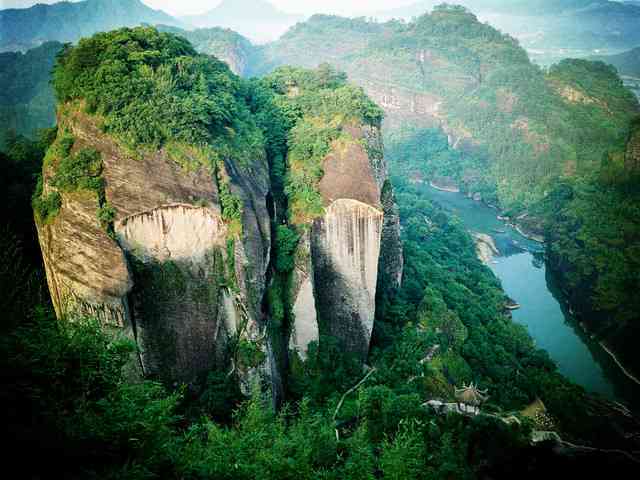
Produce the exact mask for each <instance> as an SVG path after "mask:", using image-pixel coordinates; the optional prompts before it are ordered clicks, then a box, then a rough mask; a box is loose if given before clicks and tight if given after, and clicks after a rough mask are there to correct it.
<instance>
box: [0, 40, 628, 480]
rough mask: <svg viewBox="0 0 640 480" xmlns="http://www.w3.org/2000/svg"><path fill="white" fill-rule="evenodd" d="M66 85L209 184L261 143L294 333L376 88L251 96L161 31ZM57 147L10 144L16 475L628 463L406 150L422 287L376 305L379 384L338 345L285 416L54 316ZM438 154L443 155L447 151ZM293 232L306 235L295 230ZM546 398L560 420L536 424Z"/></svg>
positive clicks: (69, 72) (412, 256) (311, 474)
mask: <svg viewBox="0 0 640 480" xmlns="http://www.w3.org/2000/svg"><path fill="white" fill-rule="evenodd" d="M54 87H55V91H56V96H57V98H58V100H59V101H60V102H61V103H63V102H70V104H71V105H74V106H77V108H82V109H84V110H85V111H86V112H88V113H90V114H91V115H94V117H95V118H99V119H100V120H101V125H102V129H103V131H104V132H106V133H108V134H110V135H112V136H113V137H114V138H116V139H117V140H118V141H119V142H122V144H123V145H127V146H128V147H130V148H132V149H135V148H146V149H157V148H160V147H165V148H167V147H171V146H172V145H176V144H178V145H179V144H182V143H188V144H191V145H198V146H199V148H201V149H202V150H203V151H205V152H207V155H205V156H204V157H203V158H204V159H206V161H208V162H210V163H209V164H208V166H209V167H210V168H214V167H215V159H216V156H215V155H216V152H222V154H224V155H225V156H228V157H229V158H231V159H233V161H235V162H236V163H238V164H242V162H250V161H251V158H247V157H244V156H242V155H240V153H239V152H243V151H246V149H247V148H249V149H254V150H255V151H262V150H264V151H265V152H266V155H267V157H268V159H269V163H270V167H271V172H270V173H271V176H272V181H273V189H274V197H276V202H278V203H279V205H280V206H281V207H282V208H283V210H284V212H286V213H287V214H286V215H285V214H283V213H281V214H280V215H282V217H281V218H278V219H276V220H277V222H278V224H279V227H278V229H277V235H276V246H275V252H274V255H275V256H276V270H277V276H276V277H275V280H274V282H273V284H272V286H271V288H270V290H269V291H268V293H267V297H268V299H267V309H268V310H269V313H270V316H271V317H272V318H273V319H274V321H273V322H272V325H271V328H286V323H287V322H290V321H291V319H290V315H291V311H290V305H288V302H289V299H288V298H287V288H288V287H287V281H288V276H289V274H290V271H291V268H292V265H291V253H292V251H293V249H294V247H295V243H296V241H297V230H296V229H297V228H302V227H297V226H295V225H296V224H298V223H299V222H298V219H301V218H302V219H305V218H307V217H308V216H310V217H311V218H313V215H315V214H316V206H317V205H316V202H315V199H316V196H315V195H314V192H315V190H314V186H315V182H317V180H318V175H321V172H319V171H318V169H319V168H320V167H319V166H318V161H319V159H321V157H322V156H323V154H324V153H325V152H326V148H327V142H329V141H331V140H333V139H335V138H338V137H339V136H340V135H344V132H343V131H342V129H341V127H342V125H343V124H345V122H346V123H348V122H349V121H350V120H353V119H357V120H359V121H362V122H364V123H369V124H371V125H379V124H380V122H381V119H382V113H381V111H380V109H379V108H378V107H376V106H375V105H374V104H373V103H372V102H371V101H370V100H369V99H368V98H367V97H366V95H364V93H363V91H362V90H361V89H360V88H357V87H354V86H351V85H349V84H347V83H346V79H345V75H344V74H342V73H340V72H337V71H336V70H334V69H332V68H330V67H328V66H322V67H320V68H319V69H317V70H315V71H307V70H302V69H291V68H284V69H280V70H277V71H276V72H274V73H273V74H272V75H270V76H268V77H266V78H264V79H261V80H252V81H246V80H242V79H240V78H238V77H236V76H235V75H233V74H232V73H231V72H230V71H229V70H228V68H227V67H226V66H224V65H223V64H222V63H221V62H219V61H217V60H215V59H213V58H210V57H205V56H202V55H199V54H197V53H196V52H195V50H194V49H193V47H192V46H191V45H190V44H189V43H188V42H186V41H185V40H183V39H180V38H177V37H175V36H173V35H170V34H167V33H159V32H157V31H156V30H154V29H151V28H136V29H123V30H118V31H115V32H110V33H106V34H98V35H96V36H94V37H91V38H89V39H86V40H83V41H81V42H80V43H79V45H78V46H76V47H66V48H65V50H64V52H63V54H62V55H61V56H60V57H59V59H58V63H57V65H56V68H55V74H54ZM292 91H294V92H297V93H296V94H295V95H291V92H292ZM161 106H162V107H161ZM141 118H144V121H141ZM55 133H56V132H55V131H50V130H49V131H44V132H42V134H41V135H40V137H39V138H40V139H39V140H37V141H34V140H27V139H25V138H22V137H12V138H10V139H9V141H8V143H7V147H6V149H5V152H4V153H3V154H2V168H3V171H2V175H0V178H1V179H2V182H4V185H3V188H2V189H1V190H0V191H1V192H2V195H3V198H2V202H0V203H1V205H2V207H3V214H4V218H5V220H6V225H5V227H3V229H2V231H1V237H0V243H1V245H2V247H3V248H2V249H0V276H1V278H0V282H1V285H2V291H3V299H2V300H3V305H2V307H3V313H4V315H5V319H6V320H5V321H4V322H3V324H2V328H3V335H2V340H1V342H0V349H1V350H2V356H1V358H2V363H1V367H0V368H1V369H2V376H3V378H4V379H5V387H4V388H3V390H2V394H1V396H0V398H1V401H2V407H3V408H2V412H3V414H4V415H5V418H4V419H3V422H4V424H5V428H6V429H7V431H9V432H11V439H12V442H11V444H10V445H9V447H8V449H7V450H6V453H7V458H8V459H9V461H10V462H14V461H15V462H16V463H19V462H20V458H21V455H20V454H21V453H23V452H25V451H26V452H28V453H29V457H30V459H31V460H30V461H28V462H26V463H20V464H19V468H20V471H21V472H23V473H25V474H26V475H27V476H31V477H35V478H39V477H42V476H55V477H58V476H61V477H62V476H64V477H65V478H181V479H186V478H194V479H196V478H198V479H201V478H216V479H217V478H229V479H242V478H247V479H249V478H273V479H285V478H292V479H293V478H295V479H300V478H325V479H331V478H335V479H338V478H340V479H343V478H349V479H360V478H362V479H373V478H390V479H391V478H393V479H440V478H441V479H449V478H456V479H461V478H486V477H487V476H489V477H491V478H513V475H514V474H518V475H519V476H521V477H523V478H533V477H534V476H536V475H539V474H540V472H551V471H553V472H554V473H558V472H568V471H570V470H572V469H574V468H575V467H576V465H574V464H573V463H571V461H570V460H567V461H566V462H568V463H566V462H565V463H563V462H561V461H560V460H559V459H558V458H557V457H556V456H554V454H553V453H552V452H551V450H550V449H548V448H547V447H545V446H544V445H543V446H540V447H533V446H531V444H530V441H529V439H530V434H531V432H532V430H554V431H556V432H558V433H559V434H560V435H561V436H562V437H563V438H565V439H568V440H571V441H573V442H578V443H583V444H586V445H591V446H597V447H601V448H627V446H628V445H627V443H626V440H624V439H623V437H622V436H621V435H620V434H619V429H620V428H624V427H621V426H620V425H619V424H618V422H617V417H615V416H614V417H610V416H609V413H610V412H611V409H610V406H609V405H608V404H607V403H606V402H605V401H603V400H600V399H597V398H594V397H590V396H588V395H587V394H585V392H584V390H583V389H582V388H580V387H578V386H576V385H574V384H572V383H570V382H569V381H567V380H566V379H564V378H563V377H561V376H560V375H559V374H558V372H557V370H556V367H555V365H554V364H553V362H552V361H551V360H550V359H549V358H548V356H547V355H546V354H545V353H544V352H543V351H540V350H538V349H536V348H535V346H534V345H533V343H532V341H531V339H530V337H529V336H528V335H527V333H526V331H525V330H524V329H523V328H522V327H519V326H517V325H516V324H514V323H513V322H512V321H511V319H510V318H509V315H508V314H507V312H506V311H505V308H504V307H505V302H506V300H507V299H506V298H505V296H504V294H503V292H502V291H501V289H500V285H499V284H498V282H497V281H496V279H495V277H494V276H493V275H492V274H491V272H490V270H488V269H487V267H485V266H484V265H482V264H481V263H480V261H479V260H478V259H477V258H476V256H475V249H474V244H473V241H472V239H471V238H470V236H469V234H468V233H467V232H466V231H465V230H464V228H463V226H462V225H461V224H460V222H459V220H457V219H456V218H451V217H450V216H448V215H447V214H446V213H445V212H444V211H443V210H442V209H440V208H439V207H438V206H436V205H433V204H431V203H430V202H428V201H425V200H423V199H421V198H420V196H419V194H418V193H417V191H416V190H415V189H414V187H412V185H411V184H410V183H409V182H408V179H407V176H406V175H405V172H404V171H403V170H402V168H404V167H403V165H402V162H400V161H399V159H400V157H401V156H402V155H403V151H402V148H405V146H406V143H401V144H400V145H395V144H390V145H388V152H387V153H388V156H389V160H390V162H391V164H392V165H393V166H394V167H393V169H392V177H393V182H394V183H395V185H396V188H397V199H398V204H399V206H400V210H401V217H402V222H403V230H402V232H403V233H402V235H403V241H404V246H405V274H404V280H405V281H404V283H403V286H402V289H401V291H400V292H399V294H398V295H397V296H396V297H395V298H393V299H385V301H384V302H381V305H380V311H379V314H378V317H379V318H378V320H377V323H376V327H375V332H374V346H373V348H372V351H371V353H370V358H369V362H368V363H369V367H370V368H369V370H368V371H367V372H366V374H365V372H364V371H362V369H361V368H360V367H359V366H358V365H357V362H355V360H354V359H352V358H349V356H348V355H345V354H344V353H343V351H342V350H341V349H340V348H339V346H338V345H336V344H335V343H333V342H332V341H331V339H330V338H323V339H321V341H320V343H319V344H318V345H315V346H314V347H313V348H312V349H311V350H310V352H309V355H308V358H307V360H306V361H305V362H301V363H299V364H295V365H292V370H291V372H290V381H289V384H288V391H287V394H288V396H287V398H286V402H285V404H284V405H283V406H282V408H280V409H279V410H278V411H275V410H274V409H273V406H272V404H271V402H270V401H269V399H268V398H267V396H266V395H265V394H264V393H263V392H261V391H260V390H259V389H256V390H255V391H254V392H253V395H252V396H251V398H244V397H243V396H242V395H241V393H240V392H239V391H238V389H237V385H236V384H235V382H234V381H233V378H229V377H228V376H227V375H226V373H224V372H217V371H212V372H211V373H210V374H209V376H208V377H207V378H206V379H205V380H204V381H203V382H202V384H200V385H189V386H177V387H175V386H173V385H162V384H160V383H156V382H152V381H149V380H137V381H132V379H131V378H129V376H128V375H127V368H126V366H127V363H128V362H129V361H130V358H131V354H132V352H134V350H135V348H136V347H135V345H134V344H132V342H131V341H129V340H125V339H122V338H120V337H118V335H117V334H115V332H112V331H110V330H108V329H104V328H102V327H101V326H100V325H99V324H98V322H97V321H96V320H95V319H91V318H81V319H73V321H70V320H71V319H63V320H61V321H57V320H56V319H55V317H54V314H53V311H52V307H51V304H50V300H49V299H48V297H47V293H46V288H45V286H44V282H43V280H44V279H43V273H42V265H41V259H40V256H39V251H38V246H37V240H36V235H35V231H34V225H33V221H32V213H31V209H30V201H31V193H32V192H33V191H36V192H37V189H36V176H37V174H38V172H39V171H40V169H41V163H42V161H43V159H44V157H45V151H46V150H47V148H53V149H59V148H60V146H59V145H53V146H52V147H50V145H51V143H52V142H53V139H54V138H55ZM58 133H60V132H58ZM59 138H64V136H60V135H59ZM425 141H428V142H431V141H432V140H429V139H426V140H425ZM58 143H59V142H58ZM433 143H435V144H436V147H435V148H436V149H439V150H440V151H441V152H442V154H443V155H447V154H448V153H446V150H447V149H446V147H445V145H444V144H443V143H442V140H441V139H440V140H436V141H433ZM63 147H64V145H63ZM56 151H58V150H56ZM87 155H89V154H87ZM451 155H458V153H456V152H453V153H451ZM80 156H81V155H80V154H78V155H71V156H69V155H67V156H64V155H63V157H64V158H63V160H62V161H61V163H60V165H59V167H60V168H62V167H63V165H62V163H63V162H66V163H65V165H67V167H68V168H66V167H65V168H62V171H61V172H60V171H59V172H58V174H59V181H60V182H61V183H60V185H61V186H62V188H64V187H65V186H67V187H69V188H72V187H73V188H75V186H78V185H85V184H84V183H78V182H82V181H84V179H85V176H84V174H85V173H87V172H88V170H86V169H83V168H81V167H83V166H88V167H91V165H94V164H95V160H96V158H95V157H93V156H90V155H89V156H88V157H87V156H86V155H85V157H86V158H84V157H83V158H79V157H80ZM65 159H66V160H65ZM179 159H180V157H179V156H178V157H176V160H177V161H178V160H179ZM85 160H86V161H85ZM211 162H212V163H211ZM76 167H78V168H80V170H76ZM89 173H90V172H89ZM66 174H68V175H66ZM76 174H77V175H76ZM91 185H93V184H91ZM36 198H37V197H36ZM222 202H223V210H224V209H225V205H224V199H223V200H222ZM232 206H233V202H232V204H231V207H232ZM231 207H229V208H231ZM231 210H232V211H235V210H234V209H233V208H231ZM287 216H288V218H289V220H290V221H291V224H293V226H292V227H288V226H287V225H286V224H285V225H281V224H280V221H281V220H283V219H286V218H287ZM361 381H362V383H361V384H360V386H359V388H357V389H354V390H351V389H352V387H354V386H355V385H357V384H358V383H359V382H361ZM471 381H473V382H475V383H477V384H478V385H479V386H480V388H482V389H487V391H488V395H489V399H488V401H487V402H486V403H485V405H483V407H482V408H483V412H484V414H482V415H478V416H476V417H469V416H462V415H457V414H449V415H439V414H437V413H435V412H434V411H433V410H430V409H429V408H427V407H426V406H424V405H423V403H424V402H426V401H428V400H431V399H434V398H437V399H440V400H443V401H454V400H455V398H456V397H455V388H456V387H459V386H461V384H463V383H468V382H471ZM350 392H351V393H350ZM537 399H540V400H541V401H542V402H544V404H545V405H546V408H547V411H546V413H543V411H542V410H540V411H538V414H537V415H533V414H531V413H527V410H525V409H526V407H528V406H529V405H531V404H532V403H533V402H534V401H535V400H537ZM537 404H538V405H539V403H537ZM590 458H591V460H589V459H585V458H583V457H581V463H580V467H581V468H584V469H585V470H588V469H589V468H593V469H594V470H592V473H593V472H597V471H598V472H603V471H604V469H605V467H607V465H610V462H611V460H610V459H609V460H602V458H601V457H599V456H598V455H596V454H595V453H594V455H593V456H592V457H590ZM34 459H37V461H34ZM572 471H574V472H575V470H572ZM514 472H515V473H514Z"/></svg>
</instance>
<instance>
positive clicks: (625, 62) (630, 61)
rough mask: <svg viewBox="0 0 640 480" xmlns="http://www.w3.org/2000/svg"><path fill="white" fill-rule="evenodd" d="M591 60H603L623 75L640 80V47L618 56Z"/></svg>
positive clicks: (601, 56) (605, 56)
mask: <svg viewBox="0 0 640 480" xmlns="http://www.w3.org/2000/svg"><path fill="white" fill-rule="evenodd" d="M591 60H601V61H603V62H605V63H608V64H610V65H613V66H614V67H616V68H617V69H618V72H619V73H620V74H621V75H627V76H629V77H636V78H640V47H638V48H634V49H633V50H629V51H627V52H623V53H620V54H618V55H600V56H594V57H591Z"/></svg>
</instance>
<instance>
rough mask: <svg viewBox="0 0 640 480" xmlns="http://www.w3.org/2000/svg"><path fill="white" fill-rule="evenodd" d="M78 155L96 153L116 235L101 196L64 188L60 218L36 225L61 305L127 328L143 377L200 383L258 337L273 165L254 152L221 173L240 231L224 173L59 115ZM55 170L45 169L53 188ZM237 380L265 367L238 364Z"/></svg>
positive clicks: (79, 117) (60, 309)
mask: <svg viewBox="0 0 640 480" xmlns="http://www.w3.org/2000/svg"><path fill="white" fill-rule="evenodd" d="M64 129H68V130H70V132H71V134H72V135H73V137H74V139H75V142H74V145H73V151H78V150H80V149H82V148H84V147H91V148H94V149H96V150H97V151H98V152H100V155H101V159H102V165H103V170H102V177H103V180H104V185H105V192H104V197H105V200H106V202H108V204H109V205H111V207H113V209H114V210H115V218H114V221H113V233H112V234H111V235H109V234H108V233H107V231H105V229H103V227H102V226H101V225H100V223H99V221H98V218H97V213H98V209H99V202H98V198H97V195H96V194H95V192H93V191H86V190H85V191H76V192H71V193H69V192H62V207H61V210H60V213H59V214H58V215H57V216H56V217H55V218H54V219H53V221H51V222H48V223H46V224H44V223H42V224H40V225H38V231H39V237H40V243H41V246H42V251H43V256H44V261H45V266H46V271H47V279H48V282H49V287H50V290H51V292H52V296H53V300H54V304H55V308H56V312H57V313H58V315H59V316H64V315H75V314H79V315H84V314H91V315H97V316H98V318H100V320H101V321H102V322H103V323H104V324H107V325H113V326H116V327H120V328H123V329H125V331H127V332H128V334H129V335H130V336H131V337H132V338H134V339H135V340H136V341H137V343H138V345H139V347H140V360H141V365H142V369H143V372H144V374H146V375H152V376H159V377H161V378H163V379H165V380H167V381H186V382H189V381H192V380H194V379H195V378H196V377H197V376H198V375H199V374H201V373H203V372H205V371H207V370H209V369H211V368H212V367H215V366H217V367H226V368H230V365H229V363H231V362H230V360H231V358H233V355H234V353H233V351H232V347H233V345H237V344H238V342H239V341H248V342H252V343H255V345H256V346H257V347H258V350H266V346H264V342H261V341H260V338H261V337H262V330H263V328H264V326H263V322H262V318H261V305H260V302H261V299H262V296H263V292H264V288H265V277H266V270H267V264H268V259H269V250H270V234H269V217H268V213H267V209H266V202H265V199H266V196H267V193H268V188H269V185H268V170H267V168H268V167H267V165H266V161H265V160H264V159H263V158H258V159H256V160H255V162H254V164H253V165H252V173H251V175H248V174H246V173H244V172H242V171H240V170H237V169H231V167H230V166H229V165H225V166H221V167H219V168H224V169H225V171H226V172H225V173H226V177H227V178H228V179H229V184H228V187H229V189H230V191H231V193H232V194H234V195H236V197H237V198H239V199H240V200H241V203H242V205H243V213H242V219H241V223H242V234H241V235H237V234H233V233H232V232H231V231H230V225H229V223H228V222H227V221H225V220H224V219H223V217H222V212H221V207H220V199H219V191H218V190H219V188H218V181H217V180H216V176H215V175H213V174H212V172H211V171H210V169H209V168H205V167H197V168H192V169H185V168H183V167H181V166H179V165H178V164H177V163H175V162H174V161H172V160H171V158H170V157H169V155H168V154H167V152H165V151H164V150H160V151H154V152H150V153H140V154H139V155H137V157H139V158H135V159H134V158H132V156H131V155H128V154H127V153H126V152H125V151H124V150H123V149H122V148H120V147H119V145H118V144H117V143H116V142H114V141H113V139H111V138H110V137H108V136H106V135H104V134H102V133H101V132H100V130H99V129H98V128H97V126H96V124H95V122H94V120H93V119H92V118H91V117H88V116H86V115H83V114H81V113H78V112H72V113H70V114H68V115H66V116H61V117H60V118H59V131H63V130H64ZM55 168H56V165H55V161H54V162H53V165H50V166H49V167H45V171H44V177H45V193H46V191H47V190H51V189H53V188H54V187H53V186H52V185H51V178H52V175H53V174H54V171H55ZM234 367H235V368H236V370H237V371H238V372H239V373H240V375H241V377H243V376H244V377H247V376H251V375H249V374H250V373H252V372H253V373H255V372H257V371H264V372H267V370H268V365H258V364H252V365H240V364H238V363H237V362H236V363H235V364H234Z"/></svg>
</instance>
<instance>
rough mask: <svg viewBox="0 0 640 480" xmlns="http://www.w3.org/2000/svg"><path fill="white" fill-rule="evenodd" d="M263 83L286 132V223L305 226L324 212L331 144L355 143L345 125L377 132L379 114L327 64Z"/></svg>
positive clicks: (286, 70) (280, 72) (285, 70)
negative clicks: (321, 184) (325, 175)
mask: <svg viewBox="0 0 640 480" xmlns="http://www.w3.org/2000/svg"><path fill="white" fill-rule="evenodd" d="M261 83H262V85H265V86H267V87H268V88H269V89H270V90H271V91H273V92H274V93H275V98H274V100H273V103H274V104H275V106H276V107H277V108H278V109H279V110H280V111H281V116H282V117H283V118H284V121H285V122H286V126H287V127H288V130H289V133H288V136H287V144H288V156H287V162H288V171H287V176H286V180H285V188H284V190H285V192H286V194H287V198H288V208H289V217H290V220H291V221H292V223H295V224H306V223H308V222H309V221H311V220H313V219H314V218H316V217H318V216H320V215H322V213H323V212H324V204H323V200H322V197H321V196H320V192H319V191H318V183H319V182H320V180H321V179H322V175H323V171H322V162H323V160H324V158H325V157H326V156H327V154H329V152H330V150H331V146H332V142H334V141H336V140H338V139H339V138H341V139H343V140H345V141H353V139H352V138H350V135H349V134H348V133H347V132H346V131H345V130H344V127H345V126H347V125H352V124H355V125H371V126H374V127H380V124H381V122H382V115H383V114H382V110H381V109H380V108H379V107H378V106H377V105H376V104H375V103H373V102H372V101H371V100H370V99H369V98H368V97H367V96H366V94H365V93H364V91H363V90H362V89H361V88H359V87H355V86H353V85H350V84H348V83H347V81H346V75H345V74H344V73H342V72H339V71H337V70H335V69H334V68H332V67H331V66H329V65H328V64H323V65H321V66H320V67H318V69H316V70H305V69H300V68H293V67H282V68H279V69H277V70H276V71H275V72H273V73H272V74H270V75H268V76H267V77H265V78H263V79H262V80H261Z"/></svg>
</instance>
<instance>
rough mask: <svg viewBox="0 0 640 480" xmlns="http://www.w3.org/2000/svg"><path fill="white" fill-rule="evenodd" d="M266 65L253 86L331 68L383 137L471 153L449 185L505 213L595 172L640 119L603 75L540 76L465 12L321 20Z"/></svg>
mask: <svg viewBox="0 0 640 480" xmlns="http://www.w3.org/2000/svg"><path fill="white" fill-rule="evenodd" d="M262 54H263V63H262V65H257V68H256V69H255V70H254V71H251V72H250V73H251V74H253V75H256V74H261V73H263V72H265V71H269V70H271V69H273V68H274V67H275V66H277V65H286V64H289V65H299V66H305V67H314V66H317V65H318V64H320V63H322V62H328V63H331V64H333V65H335V66H337V67H338V68H340V69H342V70H344V71H346V72H347V73H348V75H349V78H350V80H351V81H354V82H355V83H357V84H359V85H361V86H362V87H363V88H364V89H365V90H366V92H367V93H368V95H369V96H370V97H371V98H373V99H374V100H375V101H376V102H377V103H378V104H379V105H381V106H382V107H383V108H384V109H385V111H386V113H387V121H386V125H387V129H389V130H392V129H397V128H400V127H401V126H402V125H406V124H408V123H410V124H413V125H418V126H420V127H421V128H422V127H437V128H442V129H443V130H444V131H445V133H446V134H447V135H448V136H449V142H450V144H451V145H452V146H454V147H455V148H456V149H458V150H460V151H462V152H467V153H466V155H465V157H464V158H463V160H462V161H461V162H460V163H458V164H456V165H454V166H453V167H452V168H450V169H449V171H448V172H446V174H448V175H450V176H453V177H455V178H456V180H458V181H461V182H463V183H465V184H466V185H467V188H468V189H469V190H471V191H473V192H481V193H482V196H483V198H485V199H486V200H487V201H489V202H491V203H494V202H498V203H499V204H500V205H502V206H503V207H515V208H522V207H523V206H525V207H526V206H528V205H531V204H533V203H535V202H536V201H537V200H539V199H540V198H542V197H543V196H544V192H545V191H546V190H547V188H548V186H549V185H550V183H552V182H553V181H554V180H555V179H557V178H558V177H560V176H563V175H569V176H572V175H575V174H587V173H588V172H592V171H593V170H594V169H597V168H599V165H600V162H601V160H602V157H603V154H604V153H605V152H606V151H608V149H609V148H610V147H611V145H612V144H615V145H616V146H618V147H621V146H622V145H623V144H624V141H625V140H626V135H627V130H626V125H627V124H628V121H629V119H630V118H631V117H633V116H634V115H636V114H637V113H638V104H637V102H636V99H635V98H634V97H633V95H632V94H631V93H630V92H629V91H628V90H626V89H625V88H624V87H623V86H622V82H621V81H620V79H619V78H618V77H617V75H616V73H615V71H610V69H607V68H606V67H605V65H602V64H589V63H588V62H585V63H571V62H568V63H567V62H565V63H562V64H560V65H559V66H558V67H557V68H555V69H553V70H552V72H550V73H548V74H546V73H545V72H544V71H542V70H541V69H539V68H538V67H537V66H535V65H533V64H532V63H531V62H530V61H529V59H528V58H527V54H526V52H525V51H524V50H523V49H522V48H521V47H520V46H519V45H518V44H517V42H516V41H515V40H514V39H513V38H511V37H509V36H507V35H504V34H501V33H500V32H498V31H497V30H495V29H494V28H493V27H491V26H489V25H486V24H483V23H481V22H480V21H478V19H477V18H476V17H475V16H474V15H472V14H471V13H469V12H468V11H466V10H465V9H463V8H461V7H438V8H437V9H436V10H434V13H432V14H431V15H423V16H421V17H419V18H418V19H416V20H415V21H413V22H409V23H399V22H387V23H376V22H368V21H365V20H364V19H348V18H342V17H336V16H326V15H316V16H313V17H311V19H309V20H308V21H307V22H304V23H300V24H298V25H296V26H295V27H294V28H292V29H291V30H290V31H289V32H287V33H286V34H285V35H284V36H283V37H281V38H280V40H278V41H277V42H273V43H271V44H269V45H266V46H265V47H263V48H262ZM593 131H598V132H599V133H598V135H593V134H592V132H593ZM441 173H445V172H441Z"/></svg>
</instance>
